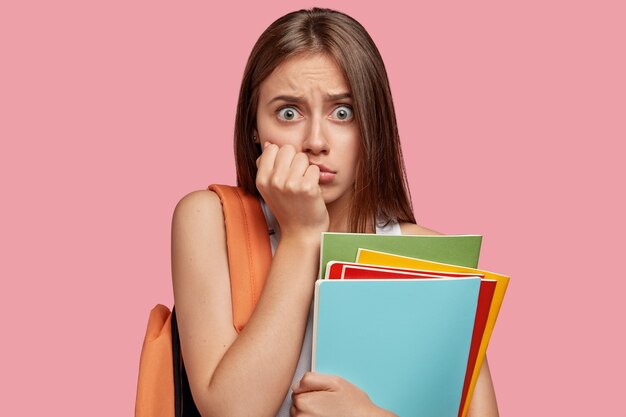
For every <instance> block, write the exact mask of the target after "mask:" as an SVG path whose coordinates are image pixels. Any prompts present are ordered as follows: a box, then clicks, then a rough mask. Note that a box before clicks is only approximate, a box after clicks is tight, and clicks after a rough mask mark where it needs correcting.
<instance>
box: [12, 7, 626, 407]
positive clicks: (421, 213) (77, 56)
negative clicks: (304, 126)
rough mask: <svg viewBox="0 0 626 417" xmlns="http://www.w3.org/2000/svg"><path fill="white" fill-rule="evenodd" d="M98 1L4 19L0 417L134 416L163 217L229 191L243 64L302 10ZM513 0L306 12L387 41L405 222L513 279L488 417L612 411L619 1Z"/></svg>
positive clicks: (618, 305) (159, 267)
mask: <svg viewBox="0 0 626 417" xmlns="http://www.w3.org/2000/svg"><path fill="white" fill-rule="evenodd" d="M95 3H96V2H84V1H56V2H46V1H39V2H36V1H21V2H18V1H14V2H3V4H2V5H1V6H0V60H1V64H0V72H1V74H2V75H1V76H0V138H1V140H2V142H1V143H2V144H1V148H0V174H1V175H0V181H1V184H0V185H1V190H2V206H1V209H0V210H1V215H0V231H1V232H0V239H1V245H2V247H1V253H2V255H1V258H2V261H1V262H0V276H1V277H2V282H3V284H2V291H0V294H2V295H1V298H2V303H1V305H2V309H3V314H2V317H3V319H2V321H3V324H2V329H3V331H4V335H3V336H2V342H1V343H0V349H1V350H2V354H1V355H0V361H1V363H0V369H2V378H1V379H0V384H1V387H0V397H1V398H2V399H1V400H0V415H6V416H13V415H50V414H52V415H56V414H60V413H61V412H62V413H63V415H71V416H74V415H75V416H83V415H90V416H122V415H130V414H131V413H132V410H133V407H134V395H135V384H136V377H137V364H138V356H139V350H140V347H141V342H142V338H143V332H144V330H145V323H146V319H147V316H148V311H149V309H150V308H151V307H152V306H153V304H155V303H156V302H162V303H165V304H168V305H170V304H171V302H172V296H171V284H170V273H169V226H170V219H171V213H172V209H173V208H174V205H175V204H176V202H177V201H178V199H179V198H180V197H182V196H183V195H184V194H185V193H187V192H189V191H191V190H194V189H199V188H203V187H205V186H206V185H207V184H209V183H211V182H224V183H233V182H234V169H233V157H232V145H231V137H232V127H233V123H234V110H235V104H236V98H237V93H238V88H239V81H240V79H241V75H242V72H243V67H244V64H245V61H246V59H247V55H248V53H249V51H250V49H251V47H252V45H253V43H254V41H255V39H256V38H257V37H258V35H259V34H260V33H261V32H262V30H263V29H264V28H265V27H266V26H267V25H268V24H269V23H271V22H272V21H273V20H274V19H275V18H277V17H278V16H280V15H282V14H284V13H286V12H287V11H290V10H292V9H294V8H300V7H309V6H312V5H313V4H312V3H310V2H281V5H280V6H278V5H274V6H271V5H263V6H261V5H260V3H259V5H250V6H249V5H244V4H242V2H238V1H229V2H218V3H216V4H217V5H216V6H209V5H207V4H200V2H182V3H176V4H175V3H174V2H147V1H144V2H139V1H108V2H104V1H102V2H98V3H99V5H95ZM511 3H512V2H500V1H478V2H453V3H450V2H432V1H429V2H422V3H420V4H418V5H415V6H406V5H403V4H401V3H400V2H396V1H386V2H384V3H383V5H381V4H373V5H364V3H363V2H360V1H343V2H335V3H333V2H320V3H319V5H324V6H330V7H337V8H339V9H340V10H343V11H345V12H348V13H349V14H351V15H353V16H354V17H355V18H357V19H358V20H359V21H361V22H362V23H363V24H364V26H365V27H366V28H367V29H368V30H369V31H370V33H371V35H372V37H373V38H374V39H375V41H376V42H377V44H378V46H379V48H380V50H381V53H382V55H383V58H384V59H385V62H386V65H387V68H388V71H389V76H390V79H391V86H392V90H393V94H394V98H395V104H396V108H397V112H398V119H399V124H400V133H401V137H402V140H403V145H404V152H405V155H406V160H407V164H408V171H409V172H408V174H409V178H410V181H411V190H412V194H413V199H414V203H415V207H416V214H417V216H418V219H419V221H420V222H421V223H422V224H424V225H426V226H429V227H431V228H435V229H437V230H440V231H442V232H445V233H450V234H451V233H460V234H466V233H479V234H483V235H484V236H485V239H484V246H483V256H482V261H481V266H482V267H484V268H487V269H490V270H493V271H497V272H502V273H508V274H510V275H511V276H512V281H511V285H510V287H509V292H508V294H507V298H506V300H505V303H504V307H503V309H502V312H501V315H500V318H499V320H498V324H497V326H496V329H495V333H494V336H493V339H492V344H491V346H490V350H489V356H490V362H491V367H492V373H493V378H494V380H495V384H496V389H497V393H498V399H499V402H500V409H501V412H502V415H503V416H507V417H515V416H528V415H568V416H589V415H623V414H618V413H623V402H622V396H623V394H624V388H625V384H624V383H623V377H624V375H626V361H625V360H624V356H623V352H625V351H626V342H625V341H624V338H623V337H622V338H620V336H623V334H624V330H623V328H624V320H625V319H626V309H625V307H624V304H625V303H624V301H623V291H620V290H621V289H623V288H624V285H623V278H624V273H623V272H617V271H619V270H620V269H618V268H619V265H620V264H621V261H622V256H623V250H624V244H623V243H621V244H620V243H619V242H622V241H623V238H624V232H626V230H625V227H624V220H623V216H624V212H626V207H625V204H624V199H623V197H624V191H623V186H624V178H625V175H624V174H625V173H624V152H623V149H622V146H620V145H618V141H621V142H623V141H624V140H625V139H626V122H625V116H626V101H625V97H626V82H625V77H624V74H626V62H625V54H624V51H625V50H626V46H625V44H624V39H626V30H625V27H626V26H625V25H624V16H625V10H624V6H623V2H619V1H612V2H609V1H595V2H592V1H588V2H585V3H583V2H580V1H560V2H557V1H552V0H550V1H525V2H522V1H519V2H515V3H516V4H515V5H511ZM620 189H622V191H621V192H620V191H619V190H620ZM620 329H621V330H620ZM618 410H619V412H618Z"/></svg>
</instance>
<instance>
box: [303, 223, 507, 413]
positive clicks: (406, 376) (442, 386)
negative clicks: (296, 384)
mask: <svg viewBox="0 0 626 417" xmlns="http://www.w3.org/2000/svg"><path fill="white" fill-rule="evenodd" d="M481 240H482V239H481V237H480V236H404V235H403V236H389V235H369V234H351V233H324V235H323V236H322V250H321V256H320V262H321V265H320V279H319V280H318V281H317V283H316V289H315V304H314V321H313V370H314V371H316V372H321V373H328V374H334V375H339V376H341V377H343V378H345V379H347V380H348V381H350V382H352V383H353V384H355V385H357V386H358V387H359V388H361V389H363V390H364V391H365V392H366V393H367V394H368V395H369V397H370V399H371V400H372V401H373V402H374V403H375V404H377V405H378V406H380V407H383V408H386V409H388V410H390V411H392V412H394V413H395V414H397V415H399V416H455V415H456V416H459V417H463V416H465V414H466V413H467V408H468V405H469V399H470V398H471V395H472V392H473V389H474V386H475V384H476V380H477V378H478V373H479V370H480V367H481V365H482V362H483V359H484V357H485V353H486V351H487V345H488V343H489V339H490V337H491V333H492V331H493V328H494V325H495V322H496V318H497V316H498V311H499V310H500V306H501V304H502V300H503V298H504V293H505V291H506V287H507V284H508V281H509V278H508V277H506V276H504V275H499V274H495V273H492V272H488V271H482V270H479V269H476V267H477V265H478V257H479V254H480V244H481Z"/></svg>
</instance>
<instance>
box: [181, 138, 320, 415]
mask: <svg viewBox="0 0 626 417" xmlns="http://www.w3.org/2000/svg"><path fill="white" fill-rule="evenodd" d="M295 154H296V153H295V150H294V149H293V148H292V147H290V148H286V149H284V148H281V150H280V151H279V148H278V147H277V146H270V147H269V148H268V149H267V151H266V152H264V153H263V156H262V157H261V158H260V161H259V174H258V176H257V186H258V188H259V190H260V192H261V193H262V195H263V196H264V198H265V200H266V202H267V203H268V205H269V206H270V209H271V210H272V212H273V213H274V215H275V216H276V218H277V220H278V221H279V224H280V225H281V239H280V242H279V244H278V247H277V249H276V252H275V255H274V258H273V260H272V265H271V267H270V271H269V275H268V278H267V281H266V284H265V287H264V289H263V292H262V294H261V297H260V299H259V302H258V304H257V306H256V309H255V311H254V313H253V315H252V317H251V318H250V320H249V322H248V324H247V325H246V327H245V328H244V330H242V331H241V333H240V334H239V335H237V333H236V332H235V330H234V328H233V324H232V320H233V319H232V303H231V294H230V279H229V274H228V261H227V249H226V236H225V230H224V219H223V212H222V208H221V204H220V202H219V199H218V197H217V196H216V195H215V194H214V193H212V192H210V191H199V192H195V193H191V194H189V195H188V196H186V197H184V198H183V199H182V200H181V201H180V202H179V204H178V205H177V207H176V210H175V212H174V218H173V223H172V277H173V284H174V297H175V301H176V310H177V316H178V322H179V328H180V338H181V348H182V352H183V356H184V358H185V366H186V369H187V375H188V378H189V383H190V386H191V390H192V393H193V396H194V400H195V402H196V405H197V407H198V409H199V411H200V412H201V414H202V415H203V416H220V417H227V416H233V415H237V416H241V415H254V416H274V415H275V414H276V412H277V410H278V408H279V407H280V405H281V403H282V401H283V399H284V397H285V395H286V394H287V391H288V388H289V385H290V383H291V380H292V377H293V373H294V372H295V368H296V365H297V361H298V357H299V354H300V349H301V346H302V341H303V336H304V331H305V328H306V321H307V316H308V311H309V306H310V302H311V298H312V295H313V287H314V282H315V278H316V276H317V271H318V267H319V245H320V235H321V232H322V231H325V230H327V229H328V213H327V211H326V206H325V205H324V201H323V199H322V196H321V190H320V189H319V185H318V180H319V170H318V169H317V167H314V168H312V169H311V170H309V169H308V168H309V165H308V159H306V157H304V158H302V155H300V156H297V155H295ZM316 175H317V177H316Z"/></svg>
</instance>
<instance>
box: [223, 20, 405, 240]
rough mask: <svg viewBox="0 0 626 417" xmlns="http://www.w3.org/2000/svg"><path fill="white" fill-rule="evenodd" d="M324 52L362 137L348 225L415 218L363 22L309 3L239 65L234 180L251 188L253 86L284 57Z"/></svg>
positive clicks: (356, 228) (380, 70)
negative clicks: (344, 85) (346, 91)
mask: <svg viewBox="0 0 626 417" xmlns="http://www.w3.org/2000/svg"><path fill="white" fill-rule="evenodd" d="M316 53H321V54H325V55H327V56H329V57H331V58H333V59H334V60H335V62H336V63H337V65H338V66H339V68H341V70H342V72H343V75H344V77H345V78H346V80H347V82H348V85H349V87H350V91H351V93H352V98H353V103H354V114H355V122H356V123H357V124H358V126H359V132H360V136H361V159H360V161H359V163H358V166H357V172H356V180H355V184H354V193H353V197H352V201H351V204H350V208H349V214H348V228H349V230H350V231H352V232H359V233H363V232H365V231H367V230H368V228H371V227H373V225H374V222H375V221H379V222H383V223H387V222H389V221H392V220H395V221H399V222H411V223H415V217H414V215H413V208H412V206H411V197H410V192H409V188H408V183H407V179H406V172H405V168H404V162H403V158H402V150H401V147H400V137H399V134H398V126H397V122H396V113H395V110H394V106H393V100H392V97H391V89H390V88H389V80H388V77H387V71H386V70H385V65H384V63H383V60H382V57H381V56H380V53H379V52H378V49H377V48H376V45H375V44H374V41H373V40H372V38H371V37H370V36H369V34H368V33H367V31H366V30H365V28H363V26H361V24H360V23H359V22H357V21H356V20H354V19H353V18H351V17H350V16H348V15H346V14H344V13H341V12H338V11H335V10H330V9H321V8H313V9H309V10H299V11H296V12H292V13H289V14H287V15H285V16H283V17H281V18H279V19H278V20H276V21H275V22H274V23H272V24H271V25H270V26H269V27H268V28H267V29H266V30H265V32H263V34H262V35H261V36H260V37H259V39H258V40H257V42H256V44H255V45H254V48H253V49H252V52H251V53H250V57H249V58H248V63H247V64H246V69H245V71H244V75H243V80H242V83H241V89H240V91H239V101H238V103H237V116H236V119H235V160H236V164H237V184H238V185H239V186H241V187H243V188H244V189H245V190H246V191H248V192H250V193H253V194H256V195H258V194H259V193H258V190H257V189H256V184H255V182H256V173H257V168H256V159H257V158H258V157H259V156H260V154H261V148H260V146H259V145H258V144H255V143H254V141H253V132H254V129H255V128H256V113H257V107H258V102H259V86H260V85H261V83H262V82H263V81H264V80H265V79H266V78H267V77H268V76H269V75H270V74H271V73H272V71H274V69H276V67H277V66H278V65H280V64H281V63H282V62H284V61H285V60H287V59H289V58H291V57H294V56H296V55H298V54H316Z"/></svg>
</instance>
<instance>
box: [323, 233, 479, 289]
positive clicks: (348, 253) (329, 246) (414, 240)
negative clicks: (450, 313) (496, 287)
mask: <svg viewBox="0 0 626 417" xmlns="http://www.w3.org/2000/svg"><path fill="white" fill-rule="evenodd" d="M481 242H482V236H477V235H463V236H459V235H451V236H441V235H435V236H430V235H429V236H415V235H376V234H366V233H331V232H326V233H322V245H321V253H320V276H319V278H320V279H322V278H323V277H325V276H326V265H327V264H328V262H329V261H343V262H354V261H355V260H356V255H357V251H358V249H359V248H364V249H371V250H376V251H380V252H388V253H393V254H396V255H401V256H409V257H411V258H419V259H425V260H427V261H433V262H441V263H446V264H452V265H459V266H465V267H469V268H476V267H477V266H478V256H479V255H480V244H481Z"/></svg>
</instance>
